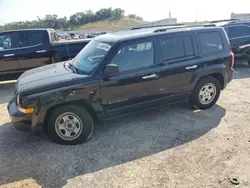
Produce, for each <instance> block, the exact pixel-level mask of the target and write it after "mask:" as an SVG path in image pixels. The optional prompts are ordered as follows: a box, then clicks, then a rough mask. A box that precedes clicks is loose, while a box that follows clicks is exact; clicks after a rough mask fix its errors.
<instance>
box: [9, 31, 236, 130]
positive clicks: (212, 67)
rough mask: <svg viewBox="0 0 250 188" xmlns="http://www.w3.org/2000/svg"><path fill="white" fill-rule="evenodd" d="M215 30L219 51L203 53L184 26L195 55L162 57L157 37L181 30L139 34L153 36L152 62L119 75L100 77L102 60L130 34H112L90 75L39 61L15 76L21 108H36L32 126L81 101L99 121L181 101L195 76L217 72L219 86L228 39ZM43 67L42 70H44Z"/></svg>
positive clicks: (226, 75)
mask: <svg viewBox="0 0 250 188" xmlns="http://www.w3.org/2000/svg"><path fill="white" fill-rule="evenodd" d="M210 30H211V29H210ZM216 31H219V32H220V34H221V37H222V39H223V43H224V46H225V47H226V48H225V49H224V52H221V53H215V54H212V55H206V56H204V55H202V53H201V52H200V50H199V49H200V43H199V41H198V40H197V36H198V33H199V30H193V31H190V32H187V31H185V33H187V34H190V35H191V36H192V37H193V39H194V41H195V46H194V47H195V55H194V56H192V57H189V58H183V59H178V60H175V61H168V62H164V61H163V60H162V57H161V56H162V55H161V53H160V49H159V48H160V44H159V41H160V40H161V38H162V37H164V36H171V35H182V34H183V33H182V32H179V33H171V32H170V33H163V34H158V35H153V36H144V37H140V38H139V39H137V40H139V41H144V40H153V44H154V53H155V54H156V56H155V57H156V58H155V59H154V63H155V64H154V65H153V66H151V67H145V68H141V69H139V70H133V71H128V72H125V73H121V74H120V76H116V77H112V78H109V79H104V77H103V70H104V68H105V65H107V64H108V63H109V62H110V61H111V59H112V57H113V56H114V55H115V53H116V52H117V49H119V47H121V46H122V45H124V43H126V44H129V43H130V42H134V41H135V39H134V38H131V37H130V38H128V39H117V41H116V42H115V43H114V45H113V46H112V47H111V49H110V51H109V52H108V54H107V55H106V56H105V58H104V59H103V61H102V63H100V64H99V66H98V67H97V68H96V70H95V71H94V72H93V74H92V75H78V74H75V73H73V72H72V71H70V70H69V69H68V68H67V67H66V66H65V63H58V64H54V65H49V66H44V67H41V68H38V69H33V70H29V71H27V72H26V73H24V74H23V75H22V76H21V77H20V78H19V80H18V83H17V91H16V92H17V93H18V94H19V95H20V96H21V97H20V98H21V100H24V101H25V103H26V106H25V107H34V108H35V112H34V113H33V115H32V118H30V121H31V123H30V124H31V125H32V126H36V125H42V124H46V122H47V118H48V115H49V114H50V113H51V111H52V110H53V108H55V107H58V106H60V105H63V104H67V103H73V104H75V105H84V106H85V108H87V109H88V110H89V111H90V113H91V114H92V116H94V117H96V118H97V119H101V120H102V119H108V118H113V117H117V116H120V115H124V114H129V113H133V112H135V111H141V110H145V109H149V108H155V107H159V106H162V105H166V104H170V103H176V102H180V101H186V100H188V99H189V97H190V95H191V93H192V90H193V89H194V87H195V85H196V83H197V82H198V80H199V79H200V78H201V77H203V76H207V75H214V76H215V77H219V78H220V82H221V85H222V89H224V88H225V87H226V85H227V83H228V82H230V81H231V79H232V74H233V71H232V69H231V63H232V59H231V58H232V56H231V53H230V49H229V44H228V40H227V37H226V35H225V32H224V30H222V29H219V30H216ZM104 37H105V36H102V37H100V38H104ZM98 39H99V38H97V40H98ZM99 40H100V39H99ZM113 42H114V41H113ZM227 46H228V48H227ZM190 65H197V68H196V69H190V70H187V69H186V67H188V66H190ZM45 71H46V75H44V74H43V73H45ZM151 74H156V75H157V76H156V77H154V78H152V79H151V78H150V79H147V80H145V79H143V77H144V76H147V75H151ZM47 77H48V78H47ZM21 104H22V103H21ZM10 105H12V103H10V104H9V105H8V108H9V107H10ZM12 108H13V107H12ZM9 111H10V109H9ZM9 113H10V115H11V114H14V112H9ZM23 116H24V119H27V117H26V116H29V115H25V114H23ZM11 117H12V121H13V122H19V119H16V118H15V117H14V116H12V115H11Z"/></svg>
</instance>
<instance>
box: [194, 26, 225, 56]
mask: <svg viewBox="0 0 250 188" xmlns="http://www.w3.org/2000/svg"><path fill="white" fill-rule="evenodd" d="M199 38H200V42H201V51H202V54H203V55H208V54H213V53H218V52H222V51H224V48H223V41H222V38H221V36H220V33H219V32H216V31H213V32H206V33H205V32H204V33H200V34H199Z"/></svg>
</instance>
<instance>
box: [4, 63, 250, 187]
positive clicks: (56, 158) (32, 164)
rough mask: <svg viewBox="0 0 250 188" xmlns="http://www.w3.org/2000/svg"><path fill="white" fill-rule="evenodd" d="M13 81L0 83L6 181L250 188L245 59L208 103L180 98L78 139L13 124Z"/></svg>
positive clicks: (249, 72)
mask: <svg viewBox="0 0 250 188" xmlns="http://www.w3.org/2000/svg"><path fill="white" fill-rule="evenodd" d="M13 85H14V83H13V82H5V83H2V84H0V96H1V97H0V108H1V111H0V143H1V145H0V187H1V188H3V187H6V188H14V187H23V188H26V187H32V188H33V187H34V188H35V187H46V188H47V187H63V186H64V187H72V188H77V187H79V188H80V187H88V188H91V187H107V188H110V187H126V188H128V187H136V188H138V187H150V188H151V187H159V188H162V187H171V188H173V187H183V188H186V187H187V188H189V187H192V188H193V187H197V188H202V187H222V188H230V187H242V188H243V187H245V188H247V187H248V188H249V187H250V157H249V156H250V116H249V114H250V69H249V68H248V67H247V66H243V65H242V66H239V67H237V68H236V72H235V79H234V80H233V81H232V82H231V83H230V84H229V85H228V87H227V88H226V90H224V91H223V92H222V95H221V98H220V100H219V101H218V103H217V105H215V106H214V107H213V108H211V109H209V110H205V111H198V110H196V111H193V110H191V109H190V108H189V106H188V105H187V104H179V105H175V106H169V107H165V108H161V109H157V110H151V111H147V112H144V113H140V114H136V115H132V116H127V117H123V118H120V119H116V120H112V121H108V122H106V123H105V124H104V125H103V126H98V127H97V128H96V131H95V134H94V136H93V138H92V140H90V141H89V142H88V143H86V144H82V145H77V146H61V145H56V144H54V143H52V142H50V140H49V139H48V138H47V136H46V135H45V134H41V135H39V136H32V135H31V134H29V133H22V132H18V131H17V130H15V129H14V128H13V126H12V125H11V123H9V117H8V114H7V110H6V103H7V101H8V100H9V99H10V98H11V96H12V94H13V93H12V88H13ZM233 179H236V180H235V181H236V182H235V183H239V185H234V184H233V183H231V181H230V180H232V181H233Z"/></svg>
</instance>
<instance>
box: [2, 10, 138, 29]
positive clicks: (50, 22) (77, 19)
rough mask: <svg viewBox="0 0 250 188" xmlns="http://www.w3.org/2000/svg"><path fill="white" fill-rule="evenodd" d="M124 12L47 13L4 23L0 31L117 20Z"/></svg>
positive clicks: (60, 26) (58, 27)
mask: <svg viewBox="0 0 250 188" xmlns="http://www.w3.org/2000/svg"><path fill="white" fill-rule="evenodd" d="M124 13H125V11H124V10H122V9H121V8H116V9H114V10H112V8H102V9H100V10H98V11H96V12H95V13H94V12H93V11H92V10H86V11H84V12H77V13H75V14H73V15H71V16H70V17H69V19H67V17H62V18H59V17H58V16H57V15H56V14H52V15H51V14H47V15H45V17H43V18H40V17H37V19H36V20H33V21H19V22H12V23H8V24H5V25H4V26H0V31H1V30H14V29H28V28H54V29H64V28H69V27H71V26H72V27H74V26H79V25H83V24H87V23H90V22H93V21H100V20H104V19H109V18H112V19H116V20H118V19H121V18H123V17H124ZM128 17H130V18H135V19H139V20H142V18H141V17H139V16H137V15H136V14H130V15H128Z"/></svg>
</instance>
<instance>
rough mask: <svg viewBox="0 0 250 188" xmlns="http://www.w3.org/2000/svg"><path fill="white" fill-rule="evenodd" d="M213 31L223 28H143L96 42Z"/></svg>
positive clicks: (101, 37)
mask: <svg viewBox="0 0 250 188" xmlns="http://www.w3.org/2000/svg"><path fill="white" fill-rule="evenodd" d="M211 29H213V30H214V29H222V28H221V27H218V26H215V25H214V24H213V25H211V26H210V25H208V26H207V27H206V26H205V27H204V26H171V27H152V28H142V29H136V30H126V31H118V32H112V33H108V34H105V35H101V36H98V37H96V38H95V39H94V40H97V41H103V42H117V41H121V40H132V39H137V38H143V37H149V36H157V35H162V34H166V33H176V32H186V31H196V30H211Z"/></svg>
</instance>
